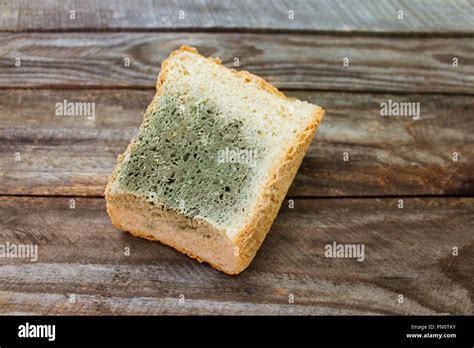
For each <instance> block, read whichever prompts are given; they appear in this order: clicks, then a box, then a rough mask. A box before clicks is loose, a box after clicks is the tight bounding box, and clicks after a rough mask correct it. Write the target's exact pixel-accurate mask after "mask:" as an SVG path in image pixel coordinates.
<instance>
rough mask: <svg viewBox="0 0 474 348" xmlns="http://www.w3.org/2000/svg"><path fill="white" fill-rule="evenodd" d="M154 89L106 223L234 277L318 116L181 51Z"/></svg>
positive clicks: (251, 78)
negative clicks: (158, 242)
mask: <svg viewBox="0 0 474 348" xmlns="http://www.w3.org/2000/svg"><path fill="white" fill-rule="evenodd" d="M156 89H157V92H156V95H155V97H154V99H153V101H152V102H151V104H150V105H149V107H148V109H147V111H146V113H145V117H144V120H143V123H142V125H141V127H140V130H139V133H138V134H137V135H136V136H135V137H134V138H133V139H132V141H131V143H130V145H129V146H128V148H127V150H126V151H125V153H124V154H123V155H120V156H119V158H118V164H117V167H116V168H115V170H114V172H113V173H112V176H111V177H110V179H109V182H108V185H107V188H106V191H105V196H106V200H107V211H108V213H109V215H110V217H111V219H112V223H113V224H114V225H115V226H117V227H118V228H120V229H122V230H126V231H129V232H130V233H132V234H133V235H135V236H139V237H143V238H147V239H151V240H159V241H160V242H162V243H164V244H167V245H170V246H172V247H174V248H176V249H178V250H180V251H182V252H183V253H186V254H188V255H189V256H191V257H193V258H196V259H197V260H199V261H200V262H203V261H204V262H208V263H209V264H211V265H212V266H213V267H215V268H217V269H218V270H221V271H223V272H226V273H228V274H237V273H240V272H241V271H242V270H244V269H245V268H246V267H247V266H248V265H249V264H250V262H251V261H252V259H253V257H254V256H255V254H256V252H257V250H258V248H259V247H260V245H261V244H262V242H263V240H264V238H265V236H266V234H267V232H268V230H269V229H270V226H271V224H272V223H273V220H274V219H275V217H276V215H277V213H278V210H279V208H280V205H281V203H282V201H283V199H284V198H285V195H286V193H287V191H288V188H289V186H290V184H291V182H292V180H293V178H294V176H295V174H296V171H297V170H298V167H299V165H300V163H301V161H302V159H303V157H304V155H305V153H306V150H307V149H308V146H309V144H310V142H311V140H312V138H313V136H314V134H315V132H316V129H317V127H318V125H319V123H320V122H321V118H322V117H323V114H324V111H323V110H322V109H321V108H320V107H319V106H316V105H312V104H309V103H307V102H302V101H299V100H297V99H292V98H287V97H285V96H284V95H283V94H282V93H281V92H279V91H278V90H277V89H276V88H275V87H273V86H272V85H270V84H268V83H267V82H265V81H264V80H263V79H261V78H259V77H257V76H255V75H252V74H250V73H248V72H246V71H240V72H237V71H234V70H231V69H228V68H226V67H224V66H223V65H222V64H221V62H220V60H219V59H217V58H215V59H212V58H204V57H203V56H201V55H200V54H199V53H198V52H197V50H196V49H194V48H192V47H187V46H183V47H181V48H180V49H179V50H177V51H174V52H173V53H172V54H171V55H170V57H169V58H168V59H167V60H166V61H164V62H163V65H162V69H161V73H160V75H159V77H158V83H157V88H156Z"/></svg>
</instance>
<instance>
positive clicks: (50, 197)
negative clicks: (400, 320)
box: [0, 0, 474, 315]
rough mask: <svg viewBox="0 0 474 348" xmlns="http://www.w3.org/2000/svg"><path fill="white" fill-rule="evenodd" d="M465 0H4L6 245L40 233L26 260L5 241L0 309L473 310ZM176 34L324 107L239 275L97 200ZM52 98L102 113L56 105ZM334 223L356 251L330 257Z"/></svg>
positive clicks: (469, 42)
mask: <svg viewBox="0 0 474 348" xmlns="http://www.w3.org/2000/svg"><path fill="white" fill-rule="evenodd" d="M473 7H474V5H473V2H472V1H463V0H458V1H449V2H447V1H446V2H445V1H439V0H435V1H416V2H415V1H407V0H406V1H403V0H396V1H375V0H371V1H362V2H355V1H350V0H336V1H308V2H307V1H268V2H254V1H244V2H239V3H237V2H233V1H211V2H204V1H181V2H179V3H177V2H167V1H137V2H133V3H132V2H127V1H124V0H120V1H101V2H95V1H92V0H76V1H68V2H62V3H59V2H57V1H56V0H54V1H46V0H40V1H34V2H29V1H20V0H18V1H0V245H5V244H6V243H13V244H31V243H33V244H36V245H38V248H39V250H38V251H39V255H38V261H37V262H31V261H30V260H28V259H17V258H7V257H0V314H192V315H196V314H297V315H308V314H309V315H322V314H325V315H327V314H329V315H334V314H463V315H464V314H473V313H474V305H473V299H474V283H473V279H474V233H473V228H472V226H473V223H474V198H473V193H474V132H473V131H474V115H473V111H472V106H473V104H474V103H473V101H474V95H473V91H474V88H473V87H474V73H473V71H474V63H473V62H474V60H473V53H474V40H473V38H474V28H473V25H472V23H473V20H472V19H473V18H472V17H473ZM71 10H75V19H70V18H69V16H70V11H71ZM181 10H182V11H184V14H185V16H184V19H179V15H180V14H179V11H181ZM290 10H293V11H294V19H292V20H290V19H289V17H288V16H289V13H288V11H290ZM400 10H402V11H403V15H404V18H403V19H401V20H400V19H398V17H397V16H398V11H400ZM182 44H188V45H193V46H196V47H197V48H198V49H199V50H200V51H201V52H202V53H203V54H205V55H214V56H220V57H221V58H222V60H223V63H224V64H225V65H227V66H229V67H234V58H236V57H237V58H239V63H240V67H239V69H245V70H249V71H251V72H253V73H256V74H258V75H261V76H262V77H264V78H265V79H268V80H269V81H270V82H272V83H274V84H275V85H276V86H278V87H279V88H282V89H284V92H285V93H286V94H288V95H290V96H292V97H297V98H300V99H303V100H308V101H310V102H313V103H316V104H319V105H321V106H323V107H324V108H325V109H326V116H325V119H324V120H323V123H322V125H321V128H320V129H319V131H318V134H317V135H316V138H315V140H314V142H313V144H312V145H311V148H310V150H309V152H308V154H307V156H306V158H305V160H304V162H303V164H302V166H301V168H300V171H299V173H298V175H297V177H296V179H295V181H294V183H293V185H292V187H291V189H290V192H289V194H288V197H287V200H285V202H284V204H283V206H282V208H281V211H280V213H279V216H278V218H277V220H276V222H275V224H274V225H273V227H272V229H271V231H270V233H269V235H268V237H267V239H266V241H265V242H264V244H263V246H262V248H261V250H260V251H259V253H258V254H257V256H256V258H255V260H254V262H253V263H252V264H251V266H250V267H249V269H248V270H246V271H245V272H243V273H242V274H240V275H238V276H234V277H232V276H227V275H225V274H222V273H220V272H218V271H215V270H214V269H212V268H211V267H209V266H207V265H203V264H199V263H197V262H196V261H194V260H191V259H189V258H187V257H186V256H184V255H182V254H181V253H179V252H176V251H174V250H173V249H171V248H168V247H166V246H163V245H161V244H159V243H157V242H150V241H146V240H142V239H139V238H134V237H132V236H131V235H129V234H127V233H124V232H122V231H119V230H118V229H116V228H114V227H113V226H112V225H111V223H110V220H109V218H108V216H107V213H106V211H105V201H104V199H103V190H104V187H105V183H106V180H107V176H108V175H109V174H110V172H111V170H112V168H113V166H114V161H115V158H116V156H117V154H119V153H121V152H122V151H123V150H124V149H125V146H126V145H127V143H128V142H129V140H130V138H131V137H132V136H133V135H134V134H135V133H136V131H137V128H138V126H139V124H140V123H141V120H142V115H143V112H144V110H145V108H146V106H147V104H148V103H149V102H150V100H151V98H152V97H153V94H154V90H153V88H154V85H155V82H156V76H157V74H158V72H159V69H160V64H161V62H162V61H163V59H164V58H165V57H166V56H167V55H168V54H169V53H170V52H171V51H172V50H173V49H175V48H177V47H179V46H180V45H182ZM345 57H347V58H349V66H343V59H344V58H345ZM124 58H129V59H130V62H131V65H130V66H129V67H126V66H124ZM454 58H457V60H456V63H457V64H455V63H454V60H453V59H454ZM18 59H19V60H18ZM18 62H20V64H18ZM16 65H19V66H16ZM64 100H67V101H73V102H94V103H95V106H96V110H95V111H96V117H95V118H94V119H87V118H86V117H64V116H63V117H60V116H56V115H55V105H56V103H62V102H63V101H64ZM389 100H392V101H395V102H419V103H420V104H419V105H420V119H418V120H414V119H413V117H406V116H405V117H383V116H381V114H380V110H381V103H384V102H388V101H389ZM346 153H347V154H348V155H349V158H350V159H349V161H344V156H345V154H346ZM289 199H291V200H292V201H291V202H290V201H289ZM293 204H294V206H293ZM401 204H403V208H401ZM290 207H292V208H290ZM333 242H337V243H348V244H363V245H364V246H365V259H364V261H363V262H358V261H357V260H356V259H354V258H330V257H326V255H325V247H326V245H328V244H331V243H333ZM126 248H129V250H130V255H129V256H127V255H125V254H126V250H128V249H126ZM400 296H403V302H402V303H400ZM290 298H294V301H290ZM180 299H181V301H180ZM182 299H184V302H183V301H182Z"/></svg>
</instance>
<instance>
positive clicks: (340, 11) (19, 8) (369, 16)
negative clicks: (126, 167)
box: [0, 0, 474, 34]
mask: <svg viewBox="0 0 474 348" xmlns="http://www.w3.org/2000/svg"><path fill="white" fill-rule="evenodd" d="M0 10H1V11H0V30H9V31H19V30H36V31H38V30H118V29H121V30H153V29H158V30H159V29H167V30H170V29H172V30H176V29H181V30H197V29H213V30H267V31H281V30H285V31H289V30H291V31H292V30H297V31H318V32H327V31H331V32H333V31H340V32H354V31H355V32H376V33H455V34H466V33H467V34H472V33H473V32H474V28H473V26H472V21H473V17H472V13H473V11H474V9H473V5H472V2H470V1H465V0H452V1H449V2H447V1H442V0H421V1H420V0H419V1H409V0H395V1H393V0H392V1H379V0H364V1H351V0H331V1H329V0H312V1H298V0H269V1H252V0H243V1H231V0H224V1H222V0H192V1H189V0H187V1H178V2H171V1H165V0H160V1H151V0H148V1H147V0H139V1H133V2H130V1H126V0H119V1H110V0H109V1H100V2H97V1H93V0H75V1H57V0H55V1H51V0H39V1H26V0H17V1H2V2H0ZM71 10H74V11H75V14H74V15H75V16H74V19H71V18H70V17H71V15H70V11H71ZM400 10H402V11H403V19H399V18H398V14H399V13H398V11H400ZM180 11H183V12H181V13H180ZM289 11H293V15H294V16H293V18H290V17H291V16H290V12H289Z"/></svg>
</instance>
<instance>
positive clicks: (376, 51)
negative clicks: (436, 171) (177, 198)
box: [0, 32, 474, 94]
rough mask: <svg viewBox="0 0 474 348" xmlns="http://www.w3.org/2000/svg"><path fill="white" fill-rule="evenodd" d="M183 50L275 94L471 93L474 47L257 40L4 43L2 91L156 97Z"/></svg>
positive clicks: (391, 40)
mask: <svg viewBox="0 0 474 348" xmlns="http://www.w3.org/2000/svg"><path fill="white" fill-rule="evenodd" d="M183 44H187V45H191V46H195V47H197V48H199V51H200V52H201V53H202V54H203V55H206V56H208V55H212V56H218V57H220V58H221V59H222V61H223V63H224V64H225V65H227V66H229V67H234V61H235V58H238V59H239V68H240V69H245V70H250V71H251V72H253V73H255V74H258V75H259V76H262V77H263V78H265V79H266V80H268V81H269V82H271V83H272V84H274V85H276V86H277V87H279V88H286V89H289V88H291V89H295V88H296V89H317V90H335V91H364V92H367V91H373V92H381V91H386V92H401V93H409V92H411V93H413V92H417V93H450V94H452V93H454V94H461V93H462V94H472V93H473V91H474V76H473V74H472V71H473V70H474V62H473V60H472V56H473V55H474V40H473V39H472V37H457V38H443V37H436V36H435V37H428V38H426V37H403V36H401V37H398V36H393V37H388V38H386V37H371V36H358V35H355V36H353V35H350V36H341V35H338V36H334V35H332V36H328V35H299V34H261V33H259V34H254V33H95V32H94V33H3V34H0V57H1V60H0V62H1V64H0V88H7V87H20V88H25V87H34V88H36V87H41V88H45V87H54V88H62V87H78V86H81V87H82V88H87V87H89V88H92V87H100V88H113V87H121V88H140V89H142V88H154V86H155V84H156V77H157V75H158V72H159V70H160V66H161V62H162V61H163V60H164V59H165V58H166V57H167V56H168V54H169V53H170V52H171V51H172V50H174V49H177V48H179V47H180V46H181V45H183ZM17 58H20V59H21V66H20V67H17V66H15V62H16V59H17ZM126 58H128V59H129V60H130V66H125V64H124V60H125V59H126ZM345 58H347V59H348V64H349V66H344V64H343V63H344V59H345ZM454 58H457V60H458V61H457V64H458V65H457V66H453V59H454Z"/></svg>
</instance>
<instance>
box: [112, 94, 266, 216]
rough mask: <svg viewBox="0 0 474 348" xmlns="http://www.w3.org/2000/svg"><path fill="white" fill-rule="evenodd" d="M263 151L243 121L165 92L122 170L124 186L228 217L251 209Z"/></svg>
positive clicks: (178, 206)
mask: <svg viewBox="0 0 474 348" xmlns="http://www.w3.org/2000/svg"><path fill="white" fill-rule="evenodd" d="M229 153H231V154H232V153H234V154H235V153H237V154H240V157H238V156H237V158H236V157H235V156H234V157H232V156H229ZM260 153H262V152H261V148H259V147H258V145H257V144H256V143H255V142H254V141H252V140H251V139H249V137H248V136H246V135H245V134H244V133H243V123H242V121H240V120H231V119H226V118H224V117H222V115H221V113H220V111H219V109H218V108H216V107H215V105H213V104H212V103H210V102H209V101H199V102H197V101H195V100H193V99H190V98H189V99H186V100H183V99H179V98H175V97H173V96H169V95H168V96H160V97H159V99H158V102H157V105H156V107H155V110H154V111H153V112H152V113H151V114H150V115H148V118H147V123H146V126H145V127H142V128H141V129H140V133H139V134H138V135H137V136H136V138H135V144H134V146H133V147H132V149H131V152H130V157H129V159H128V160H127V162H126V163H125V164H124V166H123V167H122V170H121V172H120V173H119V187H120V188H121V189H122V190H124V191H126V192H130V193H132V194H135V195H138V196H143V197H146V199H147V200H148V201H149V202H150V204H158V203H159V204H161V205H162V208H163V209H173V210H176V211H179V212H180V213H181V214H183V215H185V216H187V217H190V218H192V217H195V216H197V215H198V216H201V217H203V218H211V219H213V220H214V221H216V222H224V221H225V220H226V219H227V218H228V217H229V215H230V214H232V213H236V212H245V210H246V209H247V207H246V206H245V198H246V197H247V195H248V194H249V186H250V181H251V180H252V177H253V176H254V175H255V170H256V167H257V166H258V154H260Z"/></svg>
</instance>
